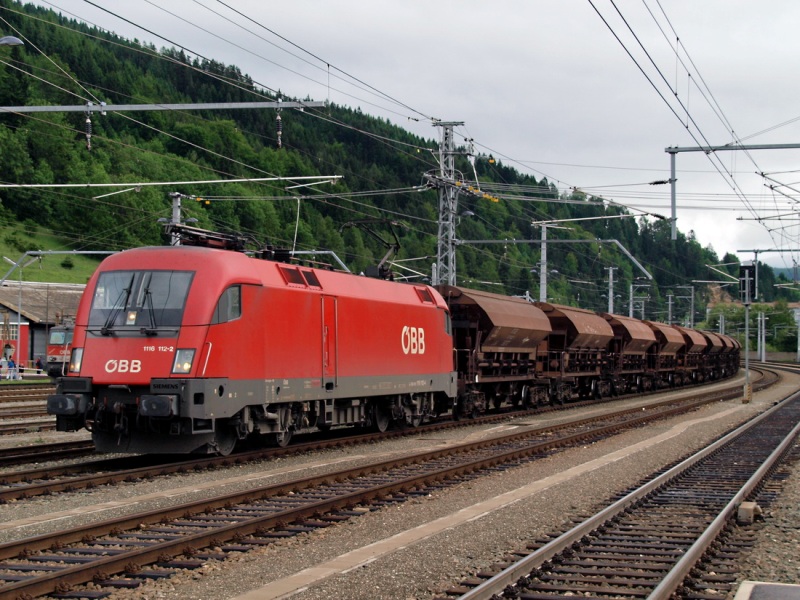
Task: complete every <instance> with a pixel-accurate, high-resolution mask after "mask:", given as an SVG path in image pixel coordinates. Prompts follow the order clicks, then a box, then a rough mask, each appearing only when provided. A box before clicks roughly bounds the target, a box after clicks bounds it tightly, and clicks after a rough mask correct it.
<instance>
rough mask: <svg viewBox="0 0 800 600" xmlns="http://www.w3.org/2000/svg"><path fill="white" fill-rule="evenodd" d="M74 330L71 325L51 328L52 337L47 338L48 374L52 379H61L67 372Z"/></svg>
mask: <svg viewBox="0 0 800 600" xmlns="http://www.w3.org/2000/svg"><path fill="white" fill-rule="evenodd" d="M72 329H73V326H72V324H71V323H69V324H64V325H55V326H53V327H51V328H50V335H49V336H48V338H47V374H48V375H50V377H60V376H61V375H64V374H65V373H66V372H67V364H68V363H69V352H70V347H71V346H72Z"/></svg>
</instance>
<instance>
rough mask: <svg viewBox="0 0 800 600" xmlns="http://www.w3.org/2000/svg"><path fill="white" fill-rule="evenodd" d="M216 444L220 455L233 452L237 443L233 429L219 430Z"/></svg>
mask: <svg viewBox="0 0 800 600" xmlns="http://www.w3.org/2000/svg"><path fill="white" fill-rule="evenodd" d="M214 445H215V447H216V451H217V454H219V455H220V456H228V455H229V454H230V453H231V452H233V447H234V446H235V445H236V434H235V433H234V432H233V431H224V430H220V431H217V436H216V440H215V444H214Z"/></svg>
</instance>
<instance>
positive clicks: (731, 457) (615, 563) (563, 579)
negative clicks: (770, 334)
mask: <svg viewBox="0 0 800 600" xmlns="http://www.w3.org/2000/svg"><path fill="white" fill-rule="evenodd" d="M798 434H800V394H795V395H794V396H793V397H792V398H790V399H788V400H786V401H784V402H782V403H781V404H780V405H778V406H776V407H773V408H772V409H770V410H769V411H767V412H765V413H764V414H762V415H760V416H759V417H757V418H755V419H753V420H752V421H751V422H749V423H747V424H746V425H743V426H742V427H740V428H738V429H737V430H735V431H733V432H731V433H730V434H728V435H726V436H725V437H723V438H722V439H720V440H719V441H717V442H715V443H714V444H712V445H710V446H708V447H707V448H705V449H703V450H702V451H700V452H698V453H696V454H695V455H693V456H692V457H690V458H688V459H686V460H684V461H682V462H681V463H680V464H678V465H676V466H675V467H673V468H672V469H669V470H668V471H666V472H664V473H662V474H659V475H658V476H657V477H654V478H653V479H652V480H650V481H648V482H647V483H645V484H644V485H642V486H641V487H639V488H638V489H636V490H633V491H631V492H630V493H628V494H626V495H625V496H624V497H622V498H620V499H619V500H617V501H616V502H614V503H613V504H611V505H610V506H608V507H607V508H605V509H603V510H602V511H600V512H599V513H597V514H596V515H594V516H592V517H591V518H589V519H587V520H585V521H584V522H582V523H580V524H577V525H576V526H574V527H573V528H572V529H570V530H569V531H567V532H566V533H564V534H563V535H560V536H557V537H555V539H552V540H551V541H547V542H542V543H541V544H531V545H529V546H528V548H527V549H525V550H522V551H519V552H518V553H517V554H518V555H522V556H524V558H521V560H518V561H516V562H513V563H511V564H507V565H500V566H502V567H503V568H502V570H499V569H498V570H497V571H495V572H484V573H479V574H478V576H477V577H476V578H472V579H469V580H466V581H462V582H461V583H460V584H459V585H458V586H456V587H454V588H453V589H451V590H450V592H449V593H448V596H447V597H448V598H454V597H456V596H457V597H458V598H459V600H487V599H489V598H498V599H499V598H518V599H530V600H534V599H535V600H547V599H549V598H552V599H555V598H563V597H564V595H565V594H567V595H575V596H578V597H582V596H583V597H586V596H589V597H592V598H621V597H624V598H648V600H667V599H668V598H670V597H673V594H675V593H676V592H677V593H679V595H680V596H681V597H694V598H720V597H724V596H725V594H726V593H728V592H729V591H730V587H731V585H730V584H731V582H733V581H735V579H736V578H735V576H732V575H731V574H730V573H731V570H732V566H733V565H732V564H731V563H732V561H731V560H730V558H731V557H730V554H727V555H725V553H730V552H731V551H734V552H735V548H733V546H735V544H729V545H725V544H722V545H721V551H717V552H716V554H717V556H716V557H715V555H714V551H713V550H712V545H713V544H714V542H715V540H717V539H718V538H719V536H720V534H721V533H722V532H723V530H724V529H725V527H726V526H727V525H728V524H729V523H730V522H731V520H732V518H734V517H735V515H736V514H737V510H738V509H739V507H740V506H741V504H742V502H743V501H745V500H747V499H749V498H750V497H751V496H752V495H753V494H755V493H756V492H757V491H758V490H759V488H760V486H762V485H763V483H764V481H765V479H766V478H767V477H768V476H769V474H770V473H771V472H772V471H773V470H774V469H775V468H776V466H777V465H778V463H779V462H780V460H781V459H782V457H783V456H784V455H785V454H787V453H788V452H789V450H791V447H792V445H793V444H794V443H795V442H796V439H797V436H798ZM721 554H722V556H721V557H720V555H721ZM701 558H702V559H703V561H704V562H705V563H706V568H702V567H700V566H699V565H698V563H699V561H700V560H701Z"/></svg>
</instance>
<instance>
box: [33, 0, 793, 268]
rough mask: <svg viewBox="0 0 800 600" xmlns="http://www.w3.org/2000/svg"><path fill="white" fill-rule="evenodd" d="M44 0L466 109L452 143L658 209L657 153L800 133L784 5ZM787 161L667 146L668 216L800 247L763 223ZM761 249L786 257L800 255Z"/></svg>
mask: <svg viewBox="0 0 800 600" xmlns="http://www.w3.org/2000/svg"><path fill="white" fill-rule="evenodd" d="M37 3H39V4H42V5H45V6H48V7H50V8H54V9H55V10H57V11H60V12H63V13H64V14H68V13H71V15H72V16H75V17H77V18H80V19H81V20H85V21H87V22H90V23H93V24H96V25H99V26H101V27H103V28H105V29H108V30H111V31H114V32H116V33H118V34H119V35H122V36H125V37H131V38H133V37H136V38H138V39H140V40H144V41H150V42H152V43H154V44H155V45H156V46H157V47H163V46H168V45H171V44H169V43H167V42H165V41H164V40H162V39H159V38H158V37H156V35H154V34H158V35H161V36H163V37H165V38H168V39H169V40H171V41H172V42H174V43H178V44H182V45H184V46H186V47H187V48H189V49H191V50H193V51H195V52H197V53H200V54H202V55H204V56H206V57H209V58H214V59H217V60H219V61H221V62H224V63H227V64H235V65H237V66H239V67H240V68H241V69H242V71H243V72H245V73H247V74H249V75H250V76H251V77H252V78H253V79H254V80H255V81H256V82H258V83H260V84H262V85H265V86H267V87H269V88H271V89H280V90H281V91H282V92H284V93H285V94H287V95H289V96H295V97H300V98H306V97H308V98H311V99H314V100H330V101H332V102H335V103H337V104H341V105H347V106H351V107H356V106H360V107H361V109H362V111H363V112H365V113H368V114H372V115H376V116H381V117H385V118H388V119H389V120H391V121H392V122H394V123H396V124H398V125H401V126H403V127H406V128H408V129H410V130H412V131H413V132H415V133H418V134H420V135H422V136H424V137H426V138H429V139H438V136H439V129H438V128H434V127H433V126H432V125H431V124H430V121H426V120H425V119H423V118H422V117H423V116H426V117H435V118H438V119H442V120H445V121H463V122H464V123H465V125H464V127H460V128H458V129H457V130H456V134H457V135H456V142H457V143H461V142H463V140H464V138H465V137H471V138H474V140H475V143H476V146H477V149H478V150H479V151H483V152H486V153H489V152H491V153H493V155H494V156H495V157H497V158H500V159H501V160H502V161H503V162H504V163H505V164H508V165H510V166H514V167H515V168H517V169H519V170H521V171H523V172H528V173H531V174H533V175H534V176H536V177H537V178H541V177H542V176H546V177H547V178H548V180H549V181H550V182H552V183H555V184H556V185H557V186H558V187H559V188H560V189H561V190H568V189H569V188H571V187H577V188H580V189H582V190H584V191H586V192H587V193H591V194H596V195H602V196H604V197H607V198H609V199H611V200H614V201H617V202H620V203H622V204H625V205H628V206H631V207H636V208H641V209H643V210H646V211H652V212H655V213H660V214H663V215H666V216H669V212H670V208H669V186H668V185H660V186H652V185H648V183H649V182H651V181H657V180H665V179H668V178H669V177H670V172H669V155H668V154H667V153H666V152H665V148H666V147H668V146H679V147H696V146H698V145H703V146H705V145H709V144H710V145H712V146H716V145H724V144H728V143H731V142H732V141H734V140H736V139H738V140H739V141H740V142H741V143H744V144H787V143H800V121H798V122H794V120H795V119H800V102H798V99H800V77H798V72H800V68H798V67H800V36H798V34H797V29H796V28H797V24H798V23H800V2H795V1H792V0H760V1H758V2H756V1H754V0H750V1H743V0H703V1H700V2H698V1H697V0H616V2H615V4H616V8H615V4H612V3H611V2H610V1H609V0H591V1H590V0H506V1H503V0H500V1H494V2H485V1H482V2H477V1H471V0H461V1H455V0H435V1H430V0H425V1H423V0H402V1H401V0H392V1H389V0H371V1H369V2H365V1H363V0H359V1H350V0H346V1H345V0H329V1H326V2H321V1H313V0H292V1H291V2H285V1H284V2H267V1H264V0H224V3H223V2H221V1H220V0H170V2H159V3H157V2H150V1H149V0H129V1H128V2H124V3H123V2H117V1H111V0H94V3H95V4H98V5H101V6H104V7H107V8H108V9H109V10H111V11H113V12H115V13H116V14H118V15H119V16H121V17H124V18H126V19H128V20H130V21H132V22H134V23H136V24H139V25H141V26H142V27H144V28H146V29H149V30H151V32H153V33H148V32H146V31H144V30H142V29H137V28H136V27H134V26H133V25H131V24H129V23H126V22H125V21H123V20H121V19H119V18H117V17H115V16H113V15H110V14H108V13H105V12H103V11H101V10H98V9H97V8H95V7H93V6H92V5H91V4H89V3H88V2H85V1H82V0H53V2H44V1H41V0H37ZM160 7H165V8H160ZM228 7H231V8H234V9H236V10H237V11H240V12H241V13H243V14H244V15H246V17H249V19H251V20H247V19H246V18H244V17H242V16H241V15H237V14H236V13H235V12H233V11H232V10H230V8H228ZM617 8H618V9H619V13H618V12H617ZM166 10H169V11H171V13H172V14H170V13H168V12H165V11H166ZM620 13H621V16H620ZM68 16H69V15H68ZM227 19H230V21H233V22H230V21H228V20H227ZM265 28H268V29H269V30H271V31H272V32H275V33H277V34H279V35H280V36H282V37H283V38H285V39H286V40H288V41H289V42H290V43H291V44H294V46H293V45H291V44H290V43H287V42H286V41H284V40H281V39H280V38H278V37H276V36H275V35H273V34H272V33H270V32H269V31H267V29H265ZM204 30H205V31H204ZM617 38H619V39H617ZM642 46H643V47H644V49H643V48H642ZM676 48H677V50H678V52H677V53H676ZM283 49H286V50H288V51H289V52H291V54H289V53H288V52H287V51H285V50H283ZM629 54H630V55H629ZM319 59H321V60H319ZM327 65H330V71H329V70H328V66H327ZM329 72H330V77H329V75H328V73H329ZM342 72H344V73H346V74H347V75H349V76H352V77H355V78H357V79H358V80H360V82H363V84H367V85H369V86H371V87H372V88H374V89H376V90H378V91H380V92H381V93H382V94H385V95H386V96H389V97H391V98H392V99H395V100H397V101H399V102H401V103H402V104H403V105H405V106H399V105H397V104H393V103H391V102H389V101H388V100H386V99H385V98H383V99H382V98H380V97H378V96H376V95H370V94H369V93H368V92H367V91H365V89H364V86H363V85H359V87H355V86H353V85H351V84H350V83H347V82H346V81H343V80H342V79H340V77H343V75H342ZM415 118H419V119H421V120H420V121H415V120H413V119H415ZM687 124H688V126H687ZM798 160H800V150H759V151H751V152H748V153H745V152H719V153H717V154H716V158H715V157H714V156H713V155H711V156H709V155H706V154H705V153H700V152H692V153H681V154H678V155H677V179H678V181H677V193H678V197H677V198H678V228H679V229H680V230H681V231H682V232H684V233H688V232H689V231H690V230H693V231H694V232H695V234H696V236H697V239H698V240H699V242H700V243H701V244H702V245H704V246H707V245H711V246H713V248H714V249H715V250H716V252H717V254H718V255H719V256H720V258H722V256H723V255H724V254H725V253H726V252H736V251H737V250H739V249H791V248H798V236H797V233H798V229H797V227H796V226H795V223H796V221H793V220H791V219H789V218H787V217H784V218H783V219H780V220H779V219H775V218H774V217H775V216H776V215H785V214H786V213H790V212H791V207H792V206H794V204H795V203H794V201H793V200H791V199H790V198H788V197H787V195H788V196H791V197H793V198H798V199H800V194H798V193H797V192H795V191H794V190H793V189H791V188H792V187H793V188H795V189H797V190H800V177H798V175H797V174H796V173H795V170H796V169H797V168H798ZM761 172H764V173H768V174H770V175H769V177H771V178H772V179H764V178H762V177H761V176H760V175H757V174H756V173H761ZM408 183H409V184H410V185H411V184H416V183H419V182H418V181H414V182H408ZM765 183H766V184H770V185H773V186H776V187H777V188H778V189H777V191H775V190H772V189H769V188H768V187H766V186H765ZM787 186H789V187H787ZM780 192H782V193H780ZM765 217H773V218H769V219H767V220H763V219H764V218H765ZM756 219H761V220H756ZM765 225H767V226H768V227H769V228H771V229H774V231H773V232H772V233H770V232H769V231H767V229H766V228H765ZM739 258H740V259H741V260H742V261H748V260H751V259H752V258H753V254H752V253H739ZM759 258H760V259H761V260H762V261H763V262H767V263H769V264H773V265H776V266H791V265H792V262H793V260H794V259H797V260H798V261H800V252H794V253H785V254H778V253H763V254H759Z"/></svg>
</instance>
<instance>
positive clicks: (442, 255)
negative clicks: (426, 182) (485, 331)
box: [432, 121, 464, 285]
mask: <svg viewBox="0 0 800 600" xmlns="http://www.w3.org/2000/svg"><path fill="white" fill-rule="evenodd" d="M463 124H464V123H463V122H461V121H439V122H438V123H435V124H434V125H435V126H436V127H441V128H442V141H441V143H440V144H439V177H440V180H439V182H438V185H437V187H438V188H439V235H438V238H437V245H436V265H435V268H434V270H433V277H432V283H433V285H439V284H446V285H455V284H456V215H457V214H458V192H459V190H458V187H457V186H456V182H455V178H456V169H455V154H456V146H455V142H454V140H453V127H456V126H458V125H463Z"/></svg>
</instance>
